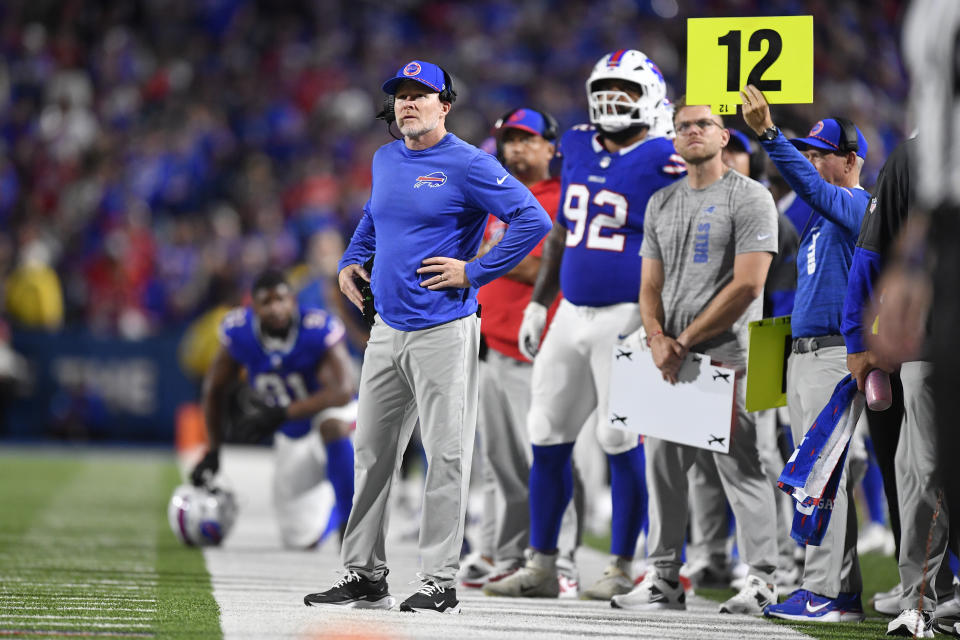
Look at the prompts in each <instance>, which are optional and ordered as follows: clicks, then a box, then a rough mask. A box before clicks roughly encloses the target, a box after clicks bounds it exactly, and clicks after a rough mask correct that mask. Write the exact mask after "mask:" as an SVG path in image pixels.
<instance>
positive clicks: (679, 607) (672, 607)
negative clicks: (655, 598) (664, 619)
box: [610, 598, 687, 611]
mask: <svg viewBox="0 0 960 640" xmlns="http://www.w3.org/2000/svg"><path fill="white" fill-rule="evenodd" d="M610 606H611V607H613V608H614V609H623V610H624V611H686V609H687V605H686V604H685V603H683V602H647V603H644V604H633V605H631V604H626V605H625V604H623V603H622V602H617V599H616V598H613V599H611V600H610Z"/></svg>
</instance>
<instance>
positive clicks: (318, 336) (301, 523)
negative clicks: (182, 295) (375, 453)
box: [191, 271, 357, 549]
mask: <svg viewBox="0 0 960 640" xmlns="http://www.w3.org/2000/svg"><path fill="white" fill-rule="evenodd" d="M252 295H253V304H252V306H251V307H248V308H239V309H234V310H233V311H231V312H230V313H228V314H227V315H226V317H225V318H224V319H223V323H222V324H221V326H220V342H221V347H220V351H219V353H218V354H217V357H216V359H215V360H214V362H213V364H212V365H211V367H210V370H209V371H208V372H207V376H206V379H205V380H204V385H203V413H204V418H205V420H206V424H207V433H208V434H209V437H210V449H209V451H208V452H207V454H206V455H205V456H204V458H203V459H202V460H201V461H200V463H199V464H197V466H196V467H195V468H194V469H193V472H192V473H191V479H192V481H193V483H194V484H196V485H202V484H205V483H208V482H209V481H210V479H211V477H212V476H213V475H215V474H216V473H217V471H218V470H219V468H220V444H221V443H222V442H223V435H224V422H225V416H224V415H223V407H224V404H225V400H226V395H227V393H229V391H230V389H232V388H236V383H237V382H238V381H240V380H241V375H242V374H243V373H244V372H246V379H247V381H248V383H249V385H250V386H251V387H252V389H253V391H254V392H255V394H254V396H253V400H252V402H251V404H252V405H253V406H252V407H251V408H249V410H247V411H246V412H245V413H244V415H243V416H242V417H241V418H240V419H239V420H238V421H237V424H235V431H237V432H239V433H238V435H239V436H240V437H241V438H243V439H245V440H249V441H252V442H255V441H259V440H261V439H262V438H264V437H266V436H268V435H271V434H272V435H273V442H274V450H275V452H276V471H275V472H274V481H273V498H274V508H275V511H276V514H277V521H278V524H279V528H280V536H281V538H282V540H283V543H284V545H285V546H287V547H291V548H301V549H302V548H308V547H311V546H313V545H315V544H316V543H317V542H319V541H320V540H321V539H322V538H323V537H325V536H326V535H328V534H330V533H332V532H334V531H337V530H341V531H342V529H343V527H344V525H345V524H346V522H347V517H348V516H349V514H350V504H351V502H352V500H353V445H352V444H351V442H350V437H349V435H350V429H351V426H352V423H353V421H354V420H355V418H356V411H357V409H356V402H355V401H354V399H353V397H354V393H355V384H354V377H353V373H352V371H351V363H350V356H349V354H348V353H347V348H346V344H345V342H344V333H345V332H344V328H343V324H342V323H341V322H340V320H338V319H337V318H336V317H334V316H331V315H330V314H328V313H327V312H326V311H322V310H320V309H310V308H303V307H298V306H297V302H296V298H295V297H294V295H293V290H292V289H291V288H290V285H289V284H288V283H287V281H286V279H285V278H284V276H283V274H282V273H280V272H278V271H267V272H265V273H263V274H262V275H261V276H260V277H258V278H257V280H256V281H255V282H254V285H253V291H252ZM321 441H322V442H321ZM324 449H325V452H324ZM324 453H326V459H327V462H326V474H324V470H323V467H324V464H323V458H324ZM325 476H326V478H329V480H330V483H331V485H332V486H333V492H334V495H335V497H336V503H335V505H334V509H333V512H332V513H331V514H330V517H329V518H327V517H326V516H327V514H326V513H324V512H323V510H322V507H323V495H322V493H321V491H320V489H321V484H322V483H323V481H324V480H325V479H326V478H325Z"/></svg>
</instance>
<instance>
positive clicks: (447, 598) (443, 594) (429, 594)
mask: <svg viewBox="0 0 960 640" xmlns="http://www.w3.org/2000/svg"><path fill="white" fill-rule="evenodd" d="M400 611H429V612H431V613H460V601H459V600H457V590H456V589H455V588H454V587H441V586H438V585H437V584H436V583H434V582H431V581H429V580H428V581H427V582H424V583H423V586H422V587H420V590H419V591H417V592H416V593H415V594H413V595H412V596H410V597H409V598H407V599H406V600H404V601H403V603H402V604H401V605H400Z"/></svg>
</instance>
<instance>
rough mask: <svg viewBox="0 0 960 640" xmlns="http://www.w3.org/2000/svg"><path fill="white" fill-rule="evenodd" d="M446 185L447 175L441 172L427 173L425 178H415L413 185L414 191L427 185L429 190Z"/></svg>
mask: <svg viewBox="0 0 960 640" xmlns="http://www.w3.org/2000/svg"><path fill="white" fill-rule="evenodd" d="M446 183H447V174H445V173H444V172H443V171H434V172H433V173H428V174H427V175H425V176H420V177H419V178H417V182H416V183H415V184H414V185H413V188H414V189H419V188H420V187H422V186H423V185H427V186H428V187H430V188H431V189H436V188H437V187H442V186H443V185H445V184H446Z"/></svg>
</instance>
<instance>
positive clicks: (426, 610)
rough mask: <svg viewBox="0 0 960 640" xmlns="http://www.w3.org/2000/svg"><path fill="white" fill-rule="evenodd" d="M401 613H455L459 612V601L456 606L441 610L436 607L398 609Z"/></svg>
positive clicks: (443, 614) (440, 614) (442, 614)
mask: <svg viewBox="0 0 960 640" xmlns="http://www.w3.org/2000/svg"><path fill="white" fill-rule="evenodd" d="M398 610H399V611H400V612H401V613H431V614H433V615H435V616H445V615H456V614H459V613H460V603H459V602H458V603H457V606H455V607H450V608H449V609H445V610H443V611H437V610H436V609H412V608H411V609H403V608H399V609H398Z"/></svg>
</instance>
